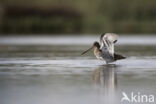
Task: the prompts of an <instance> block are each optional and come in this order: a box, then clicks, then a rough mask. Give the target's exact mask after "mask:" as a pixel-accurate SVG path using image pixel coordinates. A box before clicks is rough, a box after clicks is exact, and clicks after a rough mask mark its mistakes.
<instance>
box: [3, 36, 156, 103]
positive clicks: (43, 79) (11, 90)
mask: <svg viewBox="0 0 156 104" xmlns="http://www.w3.org/2000/svg"><path fill="white" fill-rule="evenodd" d="M97 37H98V36H80V37H74V36H72V37H71V36H59V37H58V36H37V37H35V36H29V37H25V36H14V37H13V36H12V37H11V36H7V37H1V38H0V81H1V83H0V92H1V93H0V102H1V104H49V103H51V104H107V103H108V102H109V103H113V104H117V102H118V104H121V101H120V100H121V97H122V92H126V93H127V94H130V93H131V92H135V93H136V94H137V93H138V92H140V93H141V94H146V95H149V94H153V95H155V96H156V87H155V86H156V83H155V82H156V48H155V45H156V37H155V36H148V37H147V36H141V38H140V37H139V36H121V38H120V39H119V41H118V43H117V44H116V47H115V50H116V51H117V53H121V54H123V55H124V56H126V57H127V59H125V60H120V61H117V62H114V63H112V64H110V65H105V63H104V62H102V61H99V60H97V59H96V58H95V57H94V55H93V52H89V53H88V54H86V55H84V56H81V55H80V54H81V52H83V51H84V50H85V49H87V48H89V47H90V45H91V43H92V42H93V41H95V40H98V38H97ZM80 40H81V41H80ZM110 99H111V100H110ZM125 103H127V102H124V104H125Z"/></svg>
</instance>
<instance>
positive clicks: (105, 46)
mask: <svg viewBox="0 0 156 104" xmlns="http://www.w3.org/2000/svg"><path fill="white" fill-rule="evenodd" d="M117 38H118V35H116V34H114V33H106V34H102V35H101V37H100V49H101V50H102V53H104V54H108V55H110V56H112V57H114V43H115V42H116V41H117Z"/></svg>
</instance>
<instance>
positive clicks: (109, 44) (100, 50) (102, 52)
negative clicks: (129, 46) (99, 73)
mask: <svg viewBox="0 0 156 104" xmlns="http://www.w3.org/2000/svg"><path fill="white" fill-rule="evenodd" d="M117 39H118V35H117V34H115V33H105V34H102V35H101V36H100V44H99V42H97V41H95V42H94V43H93V45H92V47H91V48H89V49H88V50H86V51H84V52H83V53H82V54H81V55H83V54H85V53H86V52H88V51H89V50H91V49H92V48H94V55H95V56H96V58H97V59H100V60H104V61H105V62H106V64H108V63H111V62H114V61H116V60H121V59H125V58H126V57H124V56H122V55H119V54H116V53H115V52H114V44H115V43H116V42H117Z"/></svg>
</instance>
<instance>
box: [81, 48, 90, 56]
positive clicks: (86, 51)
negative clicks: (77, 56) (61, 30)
mask: <svg viewBox="0 0 156 104" xmlns="http://www.w3.org/2000/svg"><path fill="white" fill-rule="evenodd" d="M92 48H93V46H92V47H91V48H89V49H87V50H86V51H84V52H83V53H81V55H83V54H85V53H87V52H88V51H90V50H91V49H92Z"/></svg>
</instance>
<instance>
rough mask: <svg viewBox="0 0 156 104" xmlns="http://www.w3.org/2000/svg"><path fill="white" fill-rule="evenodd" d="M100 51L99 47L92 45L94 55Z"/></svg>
mask: <svg viewBox="0 0 156 104" xmlns="http://www.w3.org/2000/svg"><path fill="white" fill-rule="evenodd" d="M99 53H100V49H99V48H98V47H94V55H95V56H97V55H99Z"/></svg>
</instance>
